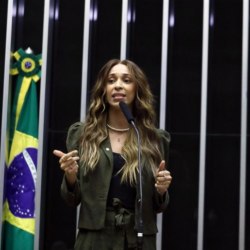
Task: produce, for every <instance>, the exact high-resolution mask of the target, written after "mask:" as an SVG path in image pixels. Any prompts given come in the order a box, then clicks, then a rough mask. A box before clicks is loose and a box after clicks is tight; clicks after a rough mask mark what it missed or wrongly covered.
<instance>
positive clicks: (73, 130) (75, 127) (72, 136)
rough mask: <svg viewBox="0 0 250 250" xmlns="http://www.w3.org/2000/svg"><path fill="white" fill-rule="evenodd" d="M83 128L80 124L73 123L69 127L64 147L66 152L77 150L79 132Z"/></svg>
mask: <svg viewBox="0 0 250 250" xmlns="http://www.w3.org/2000/svg"><path fill="white" fill-rule="evenodd" d="M82 128H83V123H82V122H75V123H73V124H71V125H70V127H69V129H68V133H67V140H66V145H67V149H68V151H71V150H73V149H78V147H79V140H80V137H81V134H82V133H81V131H82Z"/></svg>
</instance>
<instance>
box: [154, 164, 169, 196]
mask: <svg viewBox="0 0 250 250" xmlns="http://www.w3.org/2000/svg"><path fill="white" fill-rule="evenodd" d="M171 181H172V176H171V175H170V172H169V171H168V170H166V168H165V161H161V163H160V165H159V168H158V171H157V173H156V177H155V187H156V190H157V191H158V193H159V194H160V195H164V194H165V193H166V192H167V190H168V188H169V186H170V183H171Z"/></svg>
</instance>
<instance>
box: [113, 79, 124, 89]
mask: <svg viewBox="0 0 250 250" xmlns="http://www.w3.org/2000/svg"><path fill="white" fill-rule="evenodd" d="M122 86H123V83H122V80H120V79H117V81H116V82H115V88H122Z"/></svg>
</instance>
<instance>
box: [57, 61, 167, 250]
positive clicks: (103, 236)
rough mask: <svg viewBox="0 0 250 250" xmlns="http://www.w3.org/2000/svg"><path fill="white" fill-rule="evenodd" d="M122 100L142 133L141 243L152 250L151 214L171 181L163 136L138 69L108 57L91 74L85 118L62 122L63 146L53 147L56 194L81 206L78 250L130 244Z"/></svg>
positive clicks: (133, 165)
mask: <svg viewBox="0 0 250 250" xmlns="http://www.w3.org/2000/svg"><path fill="white" fill-rule="evenodd" d="M121 101H123V102H124V103H126V104H127V106H128V107H129V108H130V110H131V113H132V114H133V116H134V118H135V123H136V126H137V128H138V130H139V133H140V137H141V143H140V144H141V152H142V157H141V158H142V160H141V162H142V165H141V166H142V190H143V200H142V219H143V249H145V250H147V249H148V250H154V249H156V233H157V227H156V216H155V215H156V213H158V212H162V211H164V210H165V209H166V206H167V204H168V200H169V197H168V191H167V190H168V187H169V185H170V183H171V179H172V177H171V175H170V172H169V171H167V170H166V169H165V161H166V160H167V159H168V154H169V142H170V136H169V134H168V133H167V132H166V131H163V130H159V129H156V127H155V125H154V123H155V112H154V109H153V95H152V93H151V91H150V87H149V84H148V82H147V79H146V76H145V75H144V73H143V72H142V70H141V69H140V68H139V67H138V66H137V65H136V64H135V63H133V62H131V61H129V60H123V61H121V60H117V59H113V60H110V61H108V62H107V63H106V64H105V65H104V66H103V68H102V69H101V70H100V72H99V74H98V77H97V81H96V84H95V86H94V87H93V92H92V96H91V100H90V107H89V110H88V114H87V117H86V121H85V122H84V123H80V122H78V123H75V124H73V125H72V126H71V127H70V128H69V131H68V136H67V142H66V143H67V149H68V151H69V152H68V153H63V152H61V151H59V150H54V154H55V155H56V156H58V157H59V158H60V160H59V163H60V167H61V169H62V170H63V171H64V172H65V175H64V179H63V182H62V186H61V193H62V196H63V198H64V199H65V200H66V201H67V203H69V204H70V205H73V206H77V205H78V204H81V207H80V216H79V223H78V227H79V232H78V235H77V239H76V243H75V249H77V250H78V249H79V250H80V249H84V250H85V249H93V250H102V249H105V250H107V249H117V250H119V249H122V250H123V249H136V248H137V242H136V241H137V229H138V223H137V220H135V218H138V206H137V202H138V201H137V197H138V196H137V194H138V192H139V191H138V188H137V185H136V183H137V182H138V178H137V176H138V157H137V155H138V153H137V151H138V147H137V139H136V138H137V137H136V134H135V131H134V129H133V128H132V127H131V126H130V124H129V123H128V121H127V120H126V118H125V116H124V114H123V113H122V111H121V109H120V107H119V103H120V102H121ZM78 164H79V167H78Z"/></svg>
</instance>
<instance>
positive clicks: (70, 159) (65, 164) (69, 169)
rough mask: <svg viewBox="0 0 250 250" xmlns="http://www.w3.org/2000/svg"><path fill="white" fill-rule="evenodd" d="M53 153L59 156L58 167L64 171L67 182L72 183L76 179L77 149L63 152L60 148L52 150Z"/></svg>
mask: <svg viewBox="0 0 250 250" xmlns="http://www.w3.org/2000/svg"><path fill="white" fill-rule="evenodd" d="M53 154H54V155H55V156H57V157H59V158H60V159H59V164H60V168H61V169H62V170H63V171H64V173H65V176H66V179H67V182H68V184H70V185H72V186H73V185H74V184H75V182H76V179H77V176H76V175H77V172H78V164H77V161H78V160H79V156H78V151H77V150H73V151H70V152H69V153H64V152H62V151H60V150H57V149H55V150H53Z"/></svg>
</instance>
